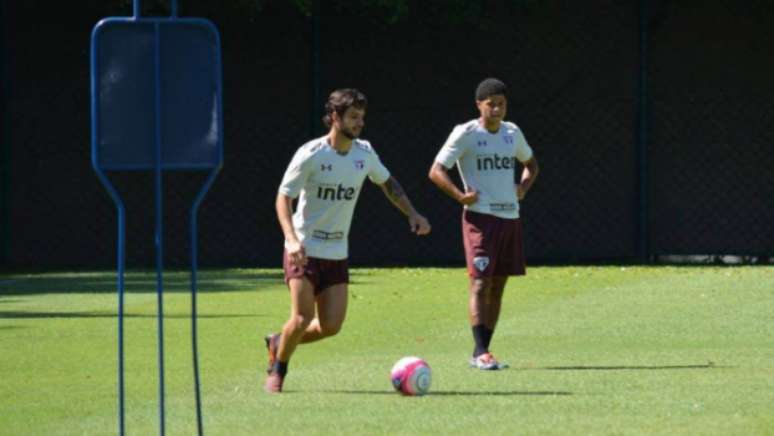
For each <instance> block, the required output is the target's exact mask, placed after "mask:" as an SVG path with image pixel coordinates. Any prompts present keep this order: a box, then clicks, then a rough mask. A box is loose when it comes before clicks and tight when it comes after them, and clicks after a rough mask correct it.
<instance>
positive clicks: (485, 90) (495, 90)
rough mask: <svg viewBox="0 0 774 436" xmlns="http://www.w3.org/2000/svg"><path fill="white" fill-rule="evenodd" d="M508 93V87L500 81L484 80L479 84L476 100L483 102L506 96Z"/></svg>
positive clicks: (493, 79)
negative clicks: (493, 97) (491, 98)
mask: <svg viewBox="0 0 774 436" xmlns="http://www.w3.org/2000/svg"><path fill="white" fill-rule="evenodd" d="M507 93H508V87H507V86H505V83H503V82H502V81H501V80H499V79H495V78H493V77H490V78H488V79H484V80H482V81H481V83H479V84H478V87H477V88H476V100H478V101H482V100H486V99H487V98H489V97H491V96H493V95H498V94H502V95H506V94H507Z"/></svg>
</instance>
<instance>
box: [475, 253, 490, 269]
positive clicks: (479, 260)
mask: <svg viewBox="0 0 774 436" xmlns="http://www.w3.org/2000/svg"><path fill="white" fill-rule="evenodd" d="M473 265H474V266H475V267H476V269H477V270H479V271H481V272H484V270H485V269H486V267H488V266H489V257H487V256H477V257H474V258H473Z"/></svg>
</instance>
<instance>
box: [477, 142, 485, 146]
mask: <svg viewBox="0 0 774 436" xmlns="http://www.w3.org/2000/svg"><path fill="white" fill-rule="evenodd" d="M478 146H479V147H486V141H478Z"/></svg>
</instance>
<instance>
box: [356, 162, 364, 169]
mask: <svg viewBox="0 0 774 436" xmlns="http://www.w3.org/2000/svg"><path fill="white" fill-rule="evenodd" d="M363 167H365V161H363V160H356V161H355V168H357V169H359V170H362V169H363Z"/></svg>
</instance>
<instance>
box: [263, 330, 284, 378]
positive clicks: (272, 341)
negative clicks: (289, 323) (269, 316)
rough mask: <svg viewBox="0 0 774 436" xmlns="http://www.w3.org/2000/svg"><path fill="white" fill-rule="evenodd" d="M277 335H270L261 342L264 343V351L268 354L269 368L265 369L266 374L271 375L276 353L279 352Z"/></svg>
mask: <svg viewBox="0 0 774 436" xmlns="http://www.w3.org/2000/svg"><path fill="white" fill-rule="evenodd" d="M279 339H280V335H279V333H272V334H270V335H266V337H264V338H263V340H264V341H265V342H266V351H268V353H269V367H268V368H266V373H267V374H271V370H272V368H274V364H275V363H276V362H277V351H278V350H279Z"/></svg>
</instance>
